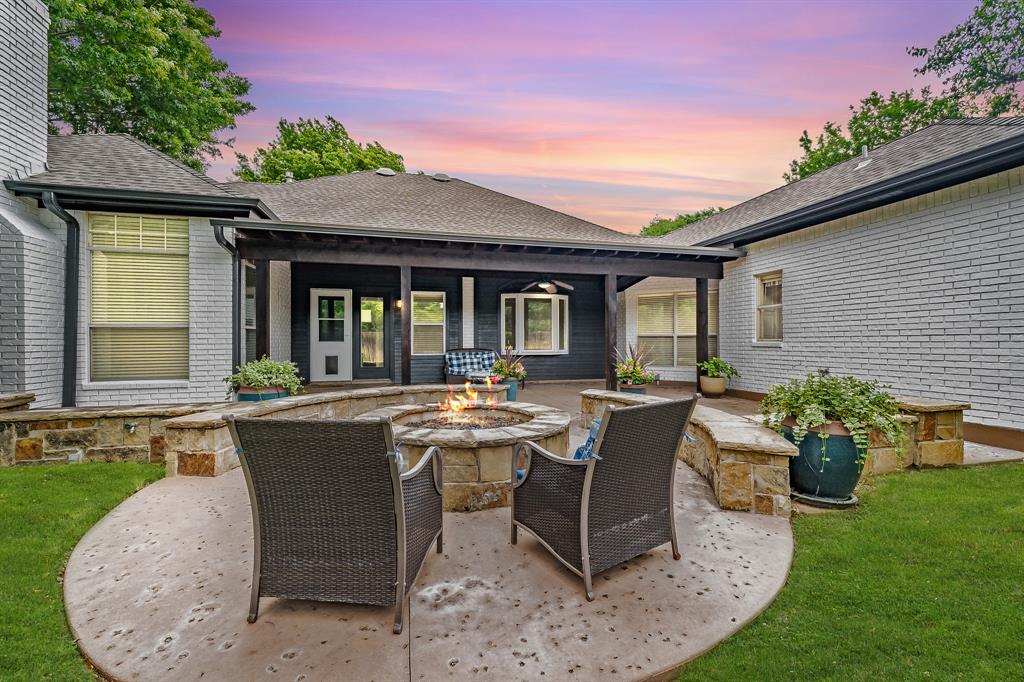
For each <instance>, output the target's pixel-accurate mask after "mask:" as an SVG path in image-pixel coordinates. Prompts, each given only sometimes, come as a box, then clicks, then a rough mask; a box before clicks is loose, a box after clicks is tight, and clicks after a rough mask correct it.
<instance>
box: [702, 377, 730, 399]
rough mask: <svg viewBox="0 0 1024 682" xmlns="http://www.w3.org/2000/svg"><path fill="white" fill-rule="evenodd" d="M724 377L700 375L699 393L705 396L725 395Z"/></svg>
mask: <svg viewBox="0 0 1024 682" xmlns="http://www.w3.org/2000/svg"><path fill="white" fill-rule="evenodd" d="M727 381H728V379H726V378H725V377H708V376H704V375H703V374H702V375H700V394H701V395H702V396H704V397H705V398H721V397H722V396H723V395H725V386H726V382H727Z"/></svg>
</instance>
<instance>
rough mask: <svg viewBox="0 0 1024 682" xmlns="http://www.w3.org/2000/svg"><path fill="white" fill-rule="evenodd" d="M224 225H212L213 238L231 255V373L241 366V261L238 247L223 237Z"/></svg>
mask: <svg viewBox="0 0 1024 682" xmlns="http://www.w3.org/2000/svg"><path fill="white" fill-rule="evenodd" d="M224 227H225V226H224V225H214V227H213V237H214V239H216V240H217V243H218V244H220V245H221V247H222V248H223V249H224V250H225V251H227V252H228V253H230V254H231V371H232V372H234V371H235V370H236V369H238V366H239V365H241V364H242V259H241V258H240V257H239V255H238V247H237V246H235V245H234V244H232V243H231V242H229V241H228V240H227V237H225V236H224Z"/></svg>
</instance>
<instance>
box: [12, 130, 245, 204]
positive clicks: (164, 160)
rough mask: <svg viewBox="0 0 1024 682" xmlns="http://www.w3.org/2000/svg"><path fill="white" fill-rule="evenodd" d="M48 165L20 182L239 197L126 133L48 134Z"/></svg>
mask: <svg viewBox="0 0 1024 682" xmlns="http://www.w3.org/2000/svg"><path fill="white" fill-rule="evenodd" d="M46 155H47V159H46V163H47V168H48V169H49V170H47V171H45V172H43V173H38V174H36V175H32V176H30V177H28V178H25V179H24V180H23V181H22V182H23V183H25V184H38V185H59V186H65V187H88V188H98V189H123V190H132V191H138V192H163V193H169V194H193V195H200V196H209V197H225V198H238V196H239V195H238V194H236V193H234V192H232V191H231V190H230V188H227V187H224V186H222V185H220V184H218V183H217V182H216V181H215V180H213V179H212V178H209V177H207V176H205V175H203V174H202V173H199V172H197V171H195V170H192V169H191V168H189V167H188V166H186V165H184V164H183V163H181V162H179V161H177V160H176V159H172V158H171V157H169V156H167V155H166V154H164V153H162V152H159V151H157V150H156V149H154V148H152V147H150V146H149V145H147V144H144V143H142V142H139V141H138V140H136V139H135V138H134V137H132V136H131V135H126V134H119V133H115V134H94V135H51V136H50V137H49V139H48V141H47V150H46Z"/></svg>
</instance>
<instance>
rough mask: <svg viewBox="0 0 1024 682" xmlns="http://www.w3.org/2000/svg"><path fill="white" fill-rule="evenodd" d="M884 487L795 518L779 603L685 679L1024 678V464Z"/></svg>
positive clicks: (903, 479)
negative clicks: (855, 504)
mask: <svg viewBox="0 0 1024 682" xmlns="http://www.w3.org/2000/svg"><path fill="white" fill-rule="evenodd" d="M873 485H874V490H871V491H869V492H866V493H865V494H863V495H862V496H861V506H860V508H859V509H858V510H857V511H851V512H843V513H835V514H825V515H814V516H800V517H797V518H794V520H793V532H794V536H795V539H796V555H795V556H794V559H793V568H792V572H791V574H790V576H789V581H788V583H787V585H786V587H785V588H784V589H783V591H782V593H781V594H780V595H779V598H778V599H777V600H776V601H775V602H774V603H773V604H772V605H771V606H770V607H769V608H768V610H767V611H765V612H764V613H763V614H762V615H761V617H760V618H758V619H757V620H756V621H754V622H753V623H751V624H750V625H749V626H747V627H746V628H745V629H743V630H742V631H740V632H739V633H737V634H736V636H734V637H733V638H731V639H729V640H727V641H725V642H723V643H722V644H721V645H720V646H719V647H718V648H716V649H715V650H713V651H712V652H710V653H709V654H707V655H706V656H704V657H703V658H700V659H698V660H697V661H695V662H694V663H692V664H691V665H690V666H689V667H687V668H686V669H685V670H684V671H683V674H682V675H681V676H680V678H679V679H680V680H737V679H757V680H843V681H844V682H848V681H850V680H957V679H963V680H1022V679H1024V465H1021V464H1004V465H998V466H988V467H975V468H966V469H957V470H942V471H924V472H908V473H903V474H895V475H889V476H883V477H880V478H877V479H875V480H874V483H873Z"/></svg>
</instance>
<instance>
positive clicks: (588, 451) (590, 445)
mask: <svg viewBox="0 0 1024 682" xmlns="http://www.w3.org/2000/svg"><path fill="white" fill-rule="evenodd" d="M600 430H601V420H600V419H595V420H594V421H592V422H590V435H588V436H587V440H586V442H585V443H583V445H581V446H579V447H578V448H576V452H574V453H573V455H572V458H573V459H575V460H584V459H590V458H591V457H593V456H594V442H595V441H596V440H597V432H598V431H600Z"/></svg>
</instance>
